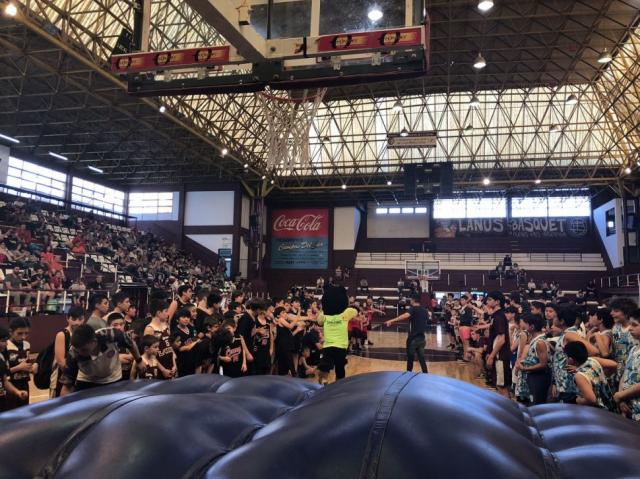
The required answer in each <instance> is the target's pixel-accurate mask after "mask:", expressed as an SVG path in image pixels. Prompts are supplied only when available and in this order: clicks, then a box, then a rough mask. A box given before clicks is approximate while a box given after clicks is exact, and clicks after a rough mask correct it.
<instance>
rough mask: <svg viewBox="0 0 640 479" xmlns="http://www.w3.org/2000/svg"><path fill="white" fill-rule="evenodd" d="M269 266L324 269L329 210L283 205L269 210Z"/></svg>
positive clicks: (327, 247) (325, 264)
mask: <svg viewBox="0 0 640 479" xmlns="http://www.w3.org/2000/svg"><path fill="white" fill-rule="evenodd" d="M271 218H272V221H271V267H272V268H274V269H326V268H327V267H328V257H329V210H327V209H319V208H318V209H287V210H275V211H273V212H272V213H271Z"/></svg>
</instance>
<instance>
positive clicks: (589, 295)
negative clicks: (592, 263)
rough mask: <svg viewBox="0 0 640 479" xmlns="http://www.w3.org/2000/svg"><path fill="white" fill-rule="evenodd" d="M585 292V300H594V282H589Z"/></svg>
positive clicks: (595, 290)
mask: <svg viewBox="0 0 640 479" xmlns="http://www.w3.org/2000/svg"><path fill="white" fill-rule="evenodd" d="M585 290H586V296H587V298H589V299H593V298H595V297H596V296H597V289H596V282H595V281H594V280H591V281H589V282H588V283H587V287H586V288H585Z"/></svg>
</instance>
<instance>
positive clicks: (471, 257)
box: [356, 252, 602, 265]
mask: <svg viewBox="0 0 640 479" xmlns="http://www.w3.org/2000/svg"><path fill="white" fill-rule="evenodd" d="M507 254H510V255H511V259H512V261H513V262H514V263H521V262H522V261H532V262H545V263H550V262H561V263H585V262H594V261H596V257H595V256H594V255H596V254H598V253H467V252H464V253H383V252H381V253H358V255H368V257H369V259H370V260H371V261H381V260H382V261H406V260H410V261H411V260H416V261H420V258H431V259H433V260H438V261H462V262H465V263H487V262H490V263H495V264H496V265H497V264H498V263H499V262H500V261H502V260H503V259H504V257H505V256H506V255H507ZM356 260H357V257H356ZM600 260H602V257H601V256H600Z"/></svg>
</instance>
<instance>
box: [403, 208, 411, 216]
mask: <svg viewBox="0 0 640 479" xmlns="http://www.w3.org/2000/svg"><path fill="white" fill-rule="evenodd" d="M402 214H403V215H412V214H413V208H402Z"/></svg>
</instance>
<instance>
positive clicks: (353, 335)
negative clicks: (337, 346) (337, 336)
mask: <svg viewBox="0 0 640 479" xmlns="http://www.w3.org/2000/svg"><path fill="white" fill-rule="evenodd" d="M365 321H366V319H365V314H364V311H363V310H359V311H358V315H357V316H354V317H353V318H351V319H350V320H349V324H348V326H347V328H348V329H347V330H348V333H349V347H350V349H351V351H350V352H352V353H353V352H355V351H360V349H361V346H360V341H361V340H362V338H363V333H362V324H363V323H364V322H365Z"/></svg>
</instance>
